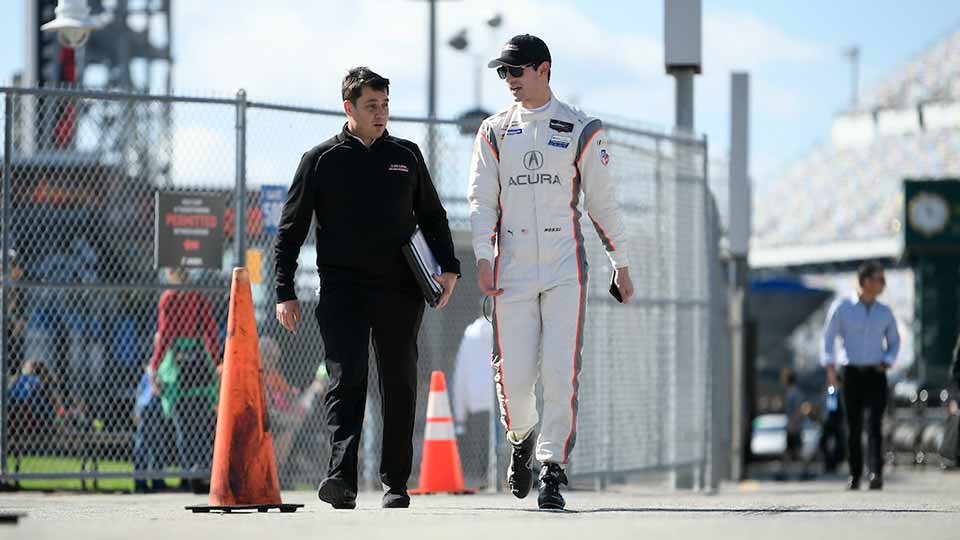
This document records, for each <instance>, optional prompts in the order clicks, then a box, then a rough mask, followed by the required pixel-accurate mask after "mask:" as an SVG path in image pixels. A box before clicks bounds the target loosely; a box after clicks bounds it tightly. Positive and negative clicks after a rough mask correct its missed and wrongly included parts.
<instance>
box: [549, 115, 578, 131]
mask: <svg viewBox="0 0 960 540" xmlns="http://www.w3.org/2000/svg"><path fill="white" fill-rule="evenodd" d="M550 129H553V130H556V131H559V132H561V133H570V132H571V131H573V124H571V123H570V122H564V121H563V120H555V119H552V118H551V119H550Z"/></svg>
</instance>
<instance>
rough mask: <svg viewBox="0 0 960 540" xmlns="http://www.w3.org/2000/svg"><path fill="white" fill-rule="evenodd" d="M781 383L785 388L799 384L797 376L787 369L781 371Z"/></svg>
mask: <svg viewBox="0 0 960 540" xmlns="http://www.w3.org/2000/svg"><path fill="white" fill-rule="evenodd" d="M780 381H781V382H782V383H783V385H784V386H790V385H793V384H796V383H797V374H796V372H794V371H793V370H792V369H790V368H788V367H785V368H783V369H781V370H780Z"/></svg>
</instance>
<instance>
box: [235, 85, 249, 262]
mask: <svg viewBox="0 0 960 540" xmlns="http://www.w3.org/2000/svg"><path fill="white" fill-rule="evenodd" d="M236 125H237V149H236V154H237V171H236V177H237V182H236V186H234V199H236V200H235V201H234V208H235V209H236V212H235V213H234V216H233V234H234V246H235V248H236V250H237V254H236V266H246V265H247V249H246V247H247V246H246V243H247V242H246V240H247V238H246V236H247V231H246V225H247V91H246V90H244V89H242V88H241V89H240V90H239V91H238V92H237V124H236Z"/></svg>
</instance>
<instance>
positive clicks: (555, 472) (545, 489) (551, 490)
mask: <svg viewBox="0 0 960 540" xmlns="http://www.w3.org/2000/svg"><path fill="white" fill-rule="evenodd" d="M560 484H563V485H567V475H566V474H565V473H564V472H563V469H562V468H560V465H557V464H556V463H544V464H543V466H542V467H540V496H539V497H537V503H539V504H540V509H541V510H563V507H564V506H566V505H567V503H566V501H564V500H563V495H560Z"/></svg>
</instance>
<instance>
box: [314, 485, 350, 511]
mask: <svg viewBox="0 0 960 540" xmlns="http://www.w3.org/2000/svg"><path fill="white" fill-rule="evenodd" d="M317 497H320V500H321V501H323V502H325V503H328V504H329V505H330V506H332V507H334V508H336V509H337V510H353V509H354V508H356V507H357V492H356V491H353V490H352V489H350V488H349V487H348V486H347V483H346V482H345V481H343V480H341V479H340V478H327V479H326V480H324V481H323V482H322V483H321V484H320V489H318V490H317Z"/></svg>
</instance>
